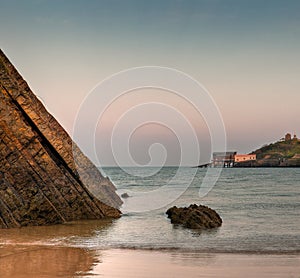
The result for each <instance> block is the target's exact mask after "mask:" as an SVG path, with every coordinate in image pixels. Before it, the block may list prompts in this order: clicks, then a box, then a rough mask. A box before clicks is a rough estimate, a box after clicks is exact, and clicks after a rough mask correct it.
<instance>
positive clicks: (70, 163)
mask: <svg viewBox="0 0 300 278" xmlns="http://www.w3.org/2000/svg"><path fill="white" fill-rule="evenodd" d="M74 155H75V156H76V165H75V162H74ZM91 192H93V193H94V194H95V195H94V194H92V193H91ZM121 204H122V201H121V199H120V198H119V196H118V195H117V194H116V193H115V187H114V185H113V184H112V183H111V182H110V180H109V179H108V178H104V177H103V176H102V175H101V173H100V172H99V171H98V169H97V168H96V167H95V166H94V165H93V164H92V162H91V161H90V160H89V159H88V158H87V157H86V156H85V155H84V154H83V153H82V152H81V151H80V149H79V148H78V147H77V146H76V145H75V144H74V143H73V142H72V140H71V138H70V136H69V135H68V134H67V133H66V131H65V130H64V129H63V128H62V127H61V125H60V124H59V123H58V122H57V121H56V120H55V119H54V117H53V116H51V115H50V114H49V112H48V111H47V110H46V109H45V107H44V106H43V104H42V103H41V102H40V101H39V100H38V98H37V97H36V96H35V95H34V94H33V92H32V91H31V90H30V88H29V86H28V84H27V83H26V82H25V81H24V80H23V78H22V77H21V75H20V74H19V73H18V72H17V70H16V69H15V68H14V66H13V65H12V64H11V63H10V61H9V60H8V59H7V57H6V56H5V55H4V53H3V52H2V51H1V50H0V228H11V227H20V226H26V225H45V224H55V223H62V222H65V221H71V220H78V219H99V218H103V217H105V216H108V217H119V216H120V211H119V210H118V208H119V207H120V205H121Z"/></svg>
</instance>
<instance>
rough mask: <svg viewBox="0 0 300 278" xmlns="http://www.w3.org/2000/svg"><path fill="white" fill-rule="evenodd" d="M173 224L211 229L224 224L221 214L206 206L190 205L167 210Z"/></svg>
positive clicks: (190, 227)
mask: <svg viewBox="0 0 300 278" xmlns="http://www.w3.org/2000/svg"><path fill="white" fill-rule="evenodd" d="M166 214H167V215H168V218H170V219H171V223H172V224H180V225H182V226H184V227H186V228H189V229H211V228H217V227H220V226H221V225H222V219H221V217H220V216H219V214H218V213H217V212H216V211H215V210H213V209H211V208H209V207H206V206H202V205H199V206H198V205H196V204H194V205H190V206H189V207H184V208H177V207H176V206H174V207H172V208H169V209H168V210H167V212H166Z"/></svg>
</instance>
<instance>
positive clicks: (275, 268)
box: [0, 244, 300, 278]
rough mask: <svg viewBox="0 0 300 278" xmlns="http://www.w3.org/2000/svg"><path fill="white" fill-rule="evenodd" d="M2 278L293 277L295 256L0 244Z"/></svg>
mask: <svg viewBox="0 0 300 278" xmlns="http://www.w3.org/2000/svg"><path fill="white" fill-rule="evenodd" d="M0 273H1V277H7V278H9V277H20V278H21V277H23V278H29V277H53V276H62V277H82V278H83V277H84V278H87V277H110V278H113V277H125V278H126V277H128V278H129V277H141V278H148V277H184V276H187V277H241V274H242V275H243V276H244V277H298V276H297V275H298V274H299V273H300V253H282V254H279V253H277V254H274V253H272V254H270V253H269V254H266V253H264V254H262V253H212V252H191V251H189V252H184V251H182V250H170V249H169V250H150V249H148V250H145V249H125V248H118V249H86V248H79V247H78V248H77V247H67V246H66V247H65V246H57V245H53V246H49V245H31V246H30V245H22V244H20V245H10V244H8V245H1V248H0Z"/></svg>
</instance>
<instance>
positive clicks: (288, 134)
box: [285, 133, 292, 141]
mask: <svg viewBox="0 0 300 278" xmlns="http://www.w3.org/2000/svg"><path fill="white" fill-rule="evenodd" d="M291 140H292V135H291V134H290V133H287V134H286V135H285V141H291Z"/></svg>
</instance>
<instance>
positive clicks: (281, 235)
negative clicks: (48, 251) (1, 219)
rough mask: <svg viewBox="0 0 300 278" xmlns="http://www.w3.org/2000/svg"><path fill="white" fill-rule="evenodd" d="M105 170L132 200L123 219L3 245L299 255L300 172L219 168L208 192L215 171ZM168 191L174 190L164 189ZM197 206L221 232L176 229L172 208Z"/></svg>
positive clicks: (3, 235) (10, 233)
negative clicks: (210, 213)
mask: <svg viewBox="0 0 300 278" xmlns="http://www.w3.org/2000/svg"><path fill="white" fill-rule="evenodd" d="M100 171H101V172H102V173H103V175H105V176H109V178H110V179H111V181H112V182H113V183H114V184H115V186H116V188H117V193H118V194H120V195H121V194H123V193H127V194H128V196H129V197H128V198H124V206H123V207H121V211H122V212H123V216H122V217H121V218H119V219H114V220H111V219H105V220H101V221H80V222H74V223H68V224H65V225H55V226H48V227H28V228H22V229H10V230H5V231H4V230H2V231H0V245H1V246H4V245H9V244H23V245H26V244H31V245H33V244H34V245H49V246H70V247H80V248H85V249H91V250H102V249H103V250H105V249H134V250H172V251H178V252H192V253H195V252H199V253H201V252H205V253H255V254H256V253H258V254H300V168H224V169H215V171H218V172H216V173H217V175H216V176H217V178H216V179H213V183H212V184H210V188H209V189H208V190H206V191H207V192H206V193H205V194H203V191H201V186H203V181H205V178H207V175H208V173H209V174H210V175H211V171H214V170H213V169H202V168H199V169H194V168H189V167H183V168H178V167H163V168H146V167H145V168H144V167H139V168H134V169H133V168H123V169H122V168H118V167H106V168H101V169H100ZM178 173H180V175H178ZM165 185H167V186H168V190H163V187H164V186H165ZM170 192H171V193H172V192H176V194H173V195H172V194H170ZM201 192H202V193H201ZM164 194H169V195H168V198H166V197H165V196H163V195H164ZM160 197H161V198H160ZM137 198H138V200H139V202H137V203H136V202H135V200H137ZM143 198H144V199H143ZM151 198H152V199H151ZM143 203H144V206H143V205H141V204H143ZM149 203H151V204H150V205H149ZM132 204H135V205H132ZM136 204H137V205H136ZM190 204H202V205H206V206H209V207H210V208H213V209H215V210H216V211H217V212H218V213H219V215H220V216H221V218H222V220H223V224H222V226H221V227H220V228H216V229H212V230H190V229H186V228H183V227H181V226H178V225H173V224H171V223H170V220H169V219H168V218H167V216H166V214H165V212H166V210H167V209H168V208H169V207H172V206H174V205H176V206H188V205H190ZM143 207H144V208H146V209H143Z"/></svg>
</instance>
